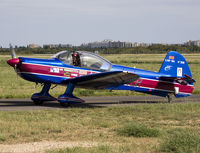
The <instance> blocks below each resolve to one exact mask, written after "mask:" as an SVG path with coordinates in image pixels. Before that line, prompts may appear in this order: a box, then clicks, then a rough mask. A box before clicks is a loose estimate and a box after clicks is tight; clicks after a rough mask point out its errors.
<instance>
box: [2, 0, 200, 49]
mask: <svg viewBox="0 0 200 153" xmlns="http://www.w3.org/2000/svg"><path fill="white" fill-rule="evenodd" d="M104 39H112V40H114V41H118V40H120V41H128V42H146V43H183V42H186V41H188V40H200V1H199V0H0V46H3V47H8V45H9V43H12V44H14V45H18V46H20V45H21V46H26V45H28V44H31V43H35V44H40V45H43V44H52V43H53V44H59V43H61V44H72V45H80V44H82V43H87V42H93V41H102V40H104Z"/></svg>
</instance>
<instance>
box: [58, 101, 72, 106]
mask: <svg viewBox="0 0 200 153" xmlns="http://www.w3.org/2000/svg"><path fill="white" fill-rule="evenodd" d="M60 106H62V107H69V106H70V104H69V103H62V102H60Z"/></svg>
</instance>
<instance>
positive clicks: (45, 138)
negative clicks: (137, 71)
mask: <svg viewBox="0 0 200 153" xmlns="http://www.w3.org/2000/svg"><path fill="white" fill-rule="evenodd" d="M103 56H104V57H105V58H107V59H108V60H111V62H113V63H117V64H123V65H126V66H132V67H134V66H136V67H137V68H143V69H147V70H152V71H158V70H159V67H160V66H161V63H162V61H163V59H164V56H165V55H163V54H156V55H155V54H153V55H150V54H149V55H145V54H144V55H142V54H139V55H138V54H137V55H103ZM127 56H128V57H129V58H126V57H127ZM184 56H185V57H186V60H187V61H188V62H189V66H190V68H191V71H192V73H193V77H194V78H195V80H196V81H197V83H196V84H195V91H194V92H195V93H196V95H194V96H192V97H190V98H185V99H176V101H175V103H172V104H168V103H163V102H166V101H167V100H166V99H163V98H158V99H151V98H153V96H150V99H149V96H145V97H144V95H141V94H135V93H132V92H122V91H119V92H118V91H114V92H112V93H110V92H108V91H92V90H84V89H77V90H76V91H75V95H76V96H91V95H93V96H101V97H98V98H96V99H92V97H87V98H86V99H87V102H88V103H86V104H84V105H82V106H80V105H79V106H75V107H69V108H61V107H60V106H59V104H58V103H54V102H53V103H46V104H44V106H42V107H40V106H33V104H32V103H31V102H30V100H29V99H25V100H21V99H17V100H16V99H7V98H23V99H24V98H29V97H30V96H31V94H32V93H34V92H38V91H40V90H41V87H36V88H34V84H33V83H30V82H27V81H24V80H22V79H21V78H19V77H16V74H15V73H14V71H13V69H12V68H11V67H9V66H8V65H7V64H6V63H5V62H6V60H7V59H9V58H10V56H0V69H1V73H0V84H1V88H0V98H1V99H2V100H1V101H0V152H33V151H35V152H54V153H58V152H59V153H64V152H66V153H84V152H89V153H93V152H95V153H96V152H97V153H105V152H107V153H108V152H109V153H122V152H124V153H136V152H137V153H147V152H149V153H161V152H177V153H179V152H180V153H190V152H191V153H194V152H200V128H199V127H200V98H199V95H198V94H199V93H200V90H199V89H200V84H199V81H200V78H199V76H200V60H199V59H200V54H186V55H184ZM34 57H40V58H42V57H45V58H48V57H50V55H34ZM64 90H65V88H64V87H57V88H55V89H54V90H52V91H51V94H52V95H54V96H58V95H59V94H62V93H63V92H64ZM110 95H112V96H117V100H116V99H115V100H113V99H114V98H115V97H110V98H108V97H105V96H110ZM127 95H128V97H129V98H131V99H129V98H128V97H121V98H122V99H121V100H120V97H118V96H127ZM141 96H142V97H141ZM134 97H135V99H134ZM137 97H138V98H137ZM106 99H107V100H106ZM101 102H102V104H101ZM107 103H109V104H107ZM105 106H109V107H105ZM10 110H11V111H10ZM143 127H144V128H143ZM149 133H150V135H149ZM56 148H66V149H62V150H55V149H56ZM49 149H50V150H49ZM48 150H49V151H48Z"/></svg>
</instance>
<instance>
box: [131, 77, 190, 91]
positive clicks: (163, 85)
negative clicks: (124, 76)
mask: <svg viewBox="0 0 200 153" xmlns="http://www.w3.org/2000/svg"><path fill="white" fill-rule="evenodd" d="M129 85H131V86H137V87H144V88H151V89H158V90H168V91H174V87H178V88H179V92H183V93H189V94H191V93H192V91H193V89H194V87H193V86H191V85H181V84H178V83H171V82H164V81H159V80H151V79H146V78H142V79H139V80H137V81H134V82H132V83H131V84H129Z"/></svg>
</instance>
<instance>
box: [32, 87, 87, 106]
mask: <svg viewBox="0 0 200 153" xmlns="http://www.w3.org/2000/svg"><path fill="white" fill-rule="evenodd" d="M50 87H51V84H50V83H45V84H44V86H43V88H42V91H41V92H40V93H35V94H33V95H32V97H31V100H32V101H33V103H34V104H35V105H42V104H43V102H45V101H55V100H58V102H60V105H61V106H64V107H68V106H69V105H70V104H74V103H82V102H84V100H82V99H80V98H78V97H75V96H74V95H73V94H72V93H73V91H74V87H75V85H74V84H73V83H69V84H68V85H67V89H66V91H65V93H64V94H63V95H60V96H59V97H58V99H56V98H54V97H52V96H51V95H50V94H49V89H50Z"/></svg>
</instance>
